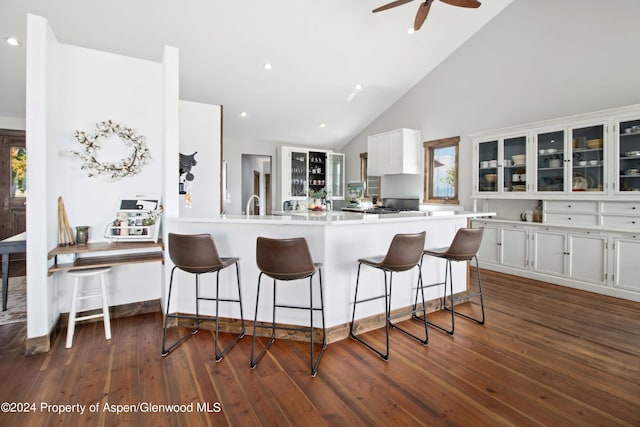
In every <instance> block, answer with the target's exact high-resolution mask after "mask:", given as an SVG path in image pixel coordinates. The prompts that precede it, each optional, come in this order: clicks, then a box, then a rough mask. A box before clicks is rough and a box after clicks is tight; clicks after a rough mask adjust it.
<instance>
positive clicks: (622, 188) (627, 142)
mask: <svg viewBox="0 0 640 427" xmlns="http://www.w3.org/2000/svg"><path fill="white" fill-rule="evenodd" d="M616 129H618V132H617V141H618V143H617V147H616V148H617V152H616V154H615V156H616V168H615V171H616V174H617V180H616V181H617V182H616V186H615V188H616V192H617V193H622V194H627V195H628V194H629V192H630V191H640V118H637V119H632V120H624V121H619V122H618V126H617V127H616ZM636 194H640V193H636Z"/></svg>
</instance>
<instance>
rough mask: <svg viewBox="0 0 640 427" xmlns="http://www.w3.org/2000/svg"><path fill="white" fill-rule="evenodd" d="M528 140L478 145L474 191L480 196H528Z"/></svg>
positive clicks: (518, 138) (504, 139)
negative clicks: (507, 194)
mask: <svg viewBox="0 0 640 427" xmlns="http://www.w3.org/2000/svg"><path fill="white" fill-rule="evenodd" d="M527 141H528V136H527V135H526V134H524V135H506V136H500V137H498V138H495V139H488V140H482V139H480V140H476V141H475V150H474V155H475V162H474V163H475V164H477V165H478V168H477V171H478V173H477V174H475V176H474V180H475V182H474V189H475V191H476V192H477V193H478V194H503V193H509V194H512V195H514V196H520V195H522V194H525V193H527V192H528V191H529V190H530V188H531V186H530V185H528V183H527V182H528V175H527V157H528V155H527V154H528V151H529V149H528V143H527Z"/></svg>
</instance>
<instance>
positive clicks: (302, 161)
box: [278, 147, 309, 206]
mask: <svg viewBox="0 0 640 427" xmlns="http://www.w3.org/2000/svg"><path fill="white" fill-rule="evenodd" d="M278 154H279V155H278V164H279V165H280V168H279V173H278V176H279V178H280V179H279V185H278V199H279V204H280V206H282V202H283V201H284V200H305V199H306V198H307V191H308V190H309V181H308V179H309V177H308V170H309V152H308V151H307V150H304V149H299V148H292V147H280V148H279V149H278Z"/></svg>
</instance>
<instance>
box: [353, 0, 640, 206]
mask: <svg viewBox="0 0 640 427" xmlns="http://www.w3.org/2000/svg"><path fill="white" fill-rule="evenodd" d="M638 16H640V2H638V1H637V0H616V1H614V2H611V4H610V5H609V4H607V5H606V6H605V5H604V4H603V3H602V2H601V1H598V0H563V1H555V0H537V1H526V0H515V1H514V2H513V3H512V4H511V5H510V6H508V7H507V8H506V9H505V10H504V11H503V12H502V13H500V14H499V15H498V16H497V17H495V18H494V19H493V20H492V21H491V22H489V23H488V24H487V25H486V26H485V27H484V28H483V29H481V30H480V31H479V32H478V33H477V34H476V35H475V36H474V37H473V38H472V39H470V40H469V41H468V42H467V43H465V44H464V45H463V46H462V47H460V49H458V50H457V51H456V52H454V53H453V54H452V55H451V56H450V57H449V58H448V59H447V60H446V61H445V62H443V63H442V64H441V65H440V66H439V67H438V68H436V69H435V70H434V71H433V72H432V73H431V74H429V75H428V76H427V77H425V79H423V80H422V81H421V82H420V83H418V84H417V85H416V86H415V87H414V88H413V89H412V90H411V91H410V92H408V93H407V94H406V95H405V96H404V97H402V98H401V99H400V100H399V101H398V102H397V103H396V104H395V105H393V106H392V107H391V108H389V109H388V110H387V111H386V112H385V113H384V114H382V115H381V116H380V117H379V118H378V119H377V120H376V121H374V122H373V123H372V124H371V125H370V126H368V127H367V128H366V129H365V130H364V131H363V132H362V133H361V134H360V135H358V136H357V137H356V138H354V140H353V141H351V142H350V143H349V144H347V145H346V146H345V147H343V148H342V151H343V152H345V153H346V163H347V168H346V169H347V180H351V179H357V178H358V175H359V154H360V153H361V152H365V151H366V143H367V136H368V135H372V134H376V133H380V132H384V131H388V130H392V129H397V128H401V127H408V128H413V129H419V130H420V131H421V132H422V139H423V140H424V141H427V140H432V139H439V138H445V137H450V136H456V135H460V137H461V141H460V165H459V170H460V172H459V173H460V188H459V193H460V199H461V201H462V202H463V203H464V205H465V207H466V208H470V207H471V206H472V203H471V200H470V195H471V173H472V164H471V161H472V141H471V140H470V138H469V136H468V135H469V134H471V133H474V132H478V131H482V130H488V129H494V128H501V127H505V126H510V125H517V124H523V123H528V122H533V121H538V120H544V119H551V118H555V117H562V116H567V115H571V114H577V113H583V112H590V111H597V110H601V109H606V108H612V107H618V106H624V105H630V104H636V103H638V102H639V101H640V78H638V76H639V75H640V55H638V54H637V50H638V47H637V41H638V40H640V26H639V25H638ZM423 54H428V52H425V53H423ZM383 184H384V183H383ZM422 185H423V184H422V179H420V180H419V186H420V193H421V192H422ZM412 191H415V189H414V190H412ZM383 194H386V195H390V194H387V188H385V187H384V185H383Z"/></svg>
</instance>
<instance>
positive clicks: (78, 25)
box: [0, 0, 512, 148]
mask: <svg viewBox="0 0 640 427" xmlns="http://www.w3.org/2000/svg"><path fill="white" fill-rule="evenodd" d="M511 2H512V0H483V1H482V6H481V7H480V8H478V9H466V8H460V7H454V6H450V5H448V4H445V3H443V2H439V1H435V2H434V4H433V5H432V7H431V12H430V14H429V17H428V19H427V21H426V23H425V24H424V26H423V27H422V28H421V29H420V30H419V31H418V32H415V33H414V34H408V31H407V30H408V29H409V28H410V27H411V26H412V24H413V21H414V17H415V14H416V12H417V10H418V7H419V5H420V1H413V2H410V3H409V4H405V5H402V6H399V7H396V8H393V9H390V10H387V11H384V12H380V13H375V14H374V13H372V12H371V11H372V9H374V8H376V7H378V6H381V5H382V4H384V3H385V0H358V1H354V0H349V1H345V0H321V1H311V0H273V1H259V0H233V1H229V0H227V1H223V0H190V1H188V2H177V1H170V0H135V1H130V0H129V1H126V0H110V1H102V2H98V1H95V0H56V1H52V0H2V2H1V3H0V36H1V37H2V38H4V37H7V36H15V37H17V38H18V39H20V40H21V41H22V43H23V44H22V46H21V47H18V48H13V47H10V46H8V45H7V44H6V43H2V45H1V46H0V63H1V64H2V67H1V68H0V93H2V96H0V116H5V117H24V114H25V96H24V94H25V68H26V66H25V56H26V55H25V52H26V46H25V45H26V42H27V41H26V40H25V37H26V14H27V13H32V14H35V15H40V16H43V17H44V18H46V19H48V21H49V24H50V26H51V27H52V29H53V31H54V33H55V34H56V37H57V39H58V41H59V42H61V43H65V44H71V45H76V46H82V47H87V48H91V49H97V50H101V51H106V52H111V53H116V54H122V55H127V56H133V57H137V58H142V59H148V60H152V61H161V58H162V50H163V46H164V45H170V46H174V47H177V48H178V49H179V55H180V99H184V100H189V101H196V102H204V103H209V104H218V105H223V107H224V133H225V134H224V137H225V141H227V140H255V141H277V142H283V143H296V144H307V145H318V146H325V147H333V148H336V147H339V146H341V145H343V144H345V143H347V142H349V141H350V140H351V139H352V138H353V137H354V136H355V135H357V134H358V133H359V132H360V131H361V130H362V129H363V128H364V127H366V126H367V125H368V124H370V123H371V122H372V121H373V120H375V118H376V117H378V116H379V115H380V114H381V113H382V112H384V111H385V110H386V109H388V108H389V107H390V106H391V105H392V104H393V103H394V102H396V101H397V100H398V99H399V98H400V97H401V96H402V95H404V94H405V93H406V92H407V91H409V90H410V89H411V88H412V87H413V86H414V85H415V84H416V83H418V82H419V81H420V80H421V79H423V78H424V77H425V76H426V75H427V74H428V73H429V72H430V71H431V70H433V69H434V68H435V67H437V66H438V64H439V63H441V62H442V61H443V60H445V59H446V58H447V56H448V55H450V54H451V53H452V52H453V51H454V50H455V49H457V48H458V47H459V46H460V45H461V44H463V43H464V42H465V41H466V40H467V39H469V38H470V37H472V36H473V34H474V33H476V32H477V31H478V30H479V29H480V28H482V27H483V26H484V25H485V24H487V22H489V21H490V20H491V19H492V18H493V17H494V16H495V15H497V14H498V13H499V12H500V11H501V10H503V9H504V8H505V7H506V6H508V5H509V4H510V3H511ZM266 64H271V69H270V70H267V69H266V68H265V65H266ZM357 85H360V86H357ZM242 112H245V113H246V116H244V117H243V116H242V115H241V113H242Z"/></svg>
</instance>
